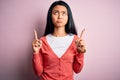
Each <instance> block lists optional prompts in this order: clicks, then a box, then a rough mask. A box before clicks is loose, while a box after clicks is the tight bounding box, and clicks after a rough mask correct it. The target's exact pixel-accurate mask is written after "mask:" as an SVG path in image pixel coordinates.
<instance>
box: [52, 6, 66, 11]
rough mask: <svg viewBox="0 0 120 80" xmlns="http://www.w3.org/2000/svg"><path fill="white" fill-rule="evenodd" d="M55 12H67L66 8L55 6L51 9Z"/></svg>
mask: <svg viewBox="0 0 120 80" xmlns="http://www.w3.org/2000/svg"><path fill="white" fill-rule="evenodd" d="M54 10H57V11H67V8H66V7H65V6H62V5H57V6H55V7H54V8H53V11H54Z"/></svg>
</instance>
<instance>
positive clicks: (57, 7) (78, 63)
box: [32, 1, 86, 80]
mask: <svg viewBox="0 0 120 80" xmlns="http://www.w3.org/2000/svg"><path fill="white" fill-rule="evenodd" d="M34 33H35V40H34V41H33V43H32V46H33V51H34V53H33V66H34V70H35V73H36V74H37V75H38V76H40V80H74V79H73V74H74V72H75V73H79V72H80V71H81V70H82V68H83V63H84V53H85V51H86V49H85V44H84V41H83V40H82V37H78V36H77V32H76V29H75V24H74V21H73V17H72V12H71V10H70V7H69V6H68V4H67V3H65V2H64V1H55V2H54V3H53V4H52V5H51V6H50V8H49V11H48V15H47V24H46V29H45V33H44V35H43V36H42V37H41V38H40V39H38V38H37V33H36V31H34ZM82 34H83V32H82V33H81V36H82ZM73 71H74V72H73Z"/></svg>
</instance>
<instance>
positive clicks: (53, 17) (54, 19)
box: [52, 16, 57, 24]
mask: <svg viewBox="0 0 120 80" xmlns="http://www.w3.org/2000/svg"><path fill="white" fill-rule="evenodd" d="M56 20H57V18H56V17H55V16H52V22H53V24H55V23H56Z"/></svg>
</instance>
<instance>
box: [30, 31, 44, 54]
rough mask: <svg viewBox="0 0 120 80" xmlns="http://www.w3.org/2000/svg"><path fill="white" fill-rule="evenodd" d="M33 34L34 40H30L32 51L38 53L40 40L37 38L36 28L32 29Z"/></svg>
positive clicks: (40, 44)
mask: <svg viewBox="0 0 120 80" xmlns="http://www.w3.org/2000/svg"><path fill="white" fill-rule="evenodd" d="M34 35H35V40H34V41H33V42H32V47H33V51H34V53H39V50H40V48H41V46H42V41H41V40H39V39H38V37H37V32H36V30H34Z"/></svg>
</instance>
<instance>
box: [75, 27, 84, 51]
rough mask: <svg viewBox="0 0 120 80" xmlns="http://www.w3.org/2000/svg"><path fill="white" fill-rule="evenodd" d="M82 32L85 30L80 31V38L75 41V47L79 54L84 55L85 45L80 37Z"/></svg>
mask: <svg viewBox="0 0 120 80" xmlns="http://www.w3.org/2000/svg"><path fill="white" fill-rule="evenodd" d="M84 31H85V29H83V30H82V32H81V35H80V37H79V38H78V39H77V40H76V41H75V43H76V46H77V51H78V52H79V53H85V52H86V48H85V43H84V41H83V40H82V35H83V32H84Z"/></svg>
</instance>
